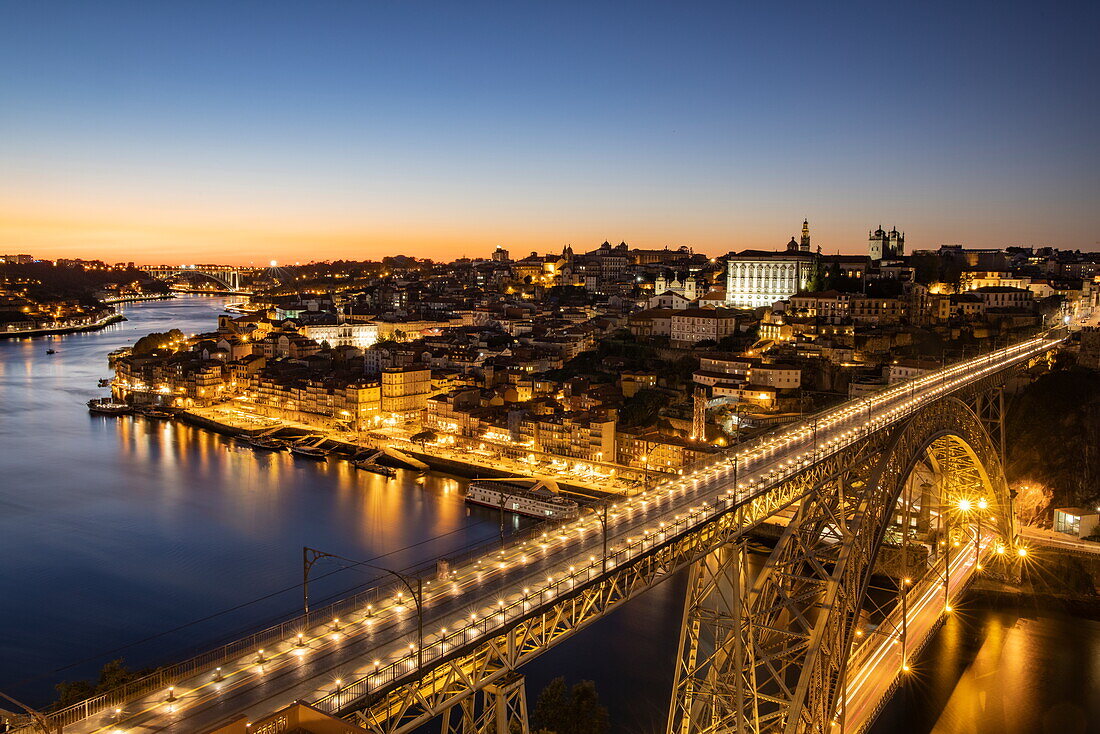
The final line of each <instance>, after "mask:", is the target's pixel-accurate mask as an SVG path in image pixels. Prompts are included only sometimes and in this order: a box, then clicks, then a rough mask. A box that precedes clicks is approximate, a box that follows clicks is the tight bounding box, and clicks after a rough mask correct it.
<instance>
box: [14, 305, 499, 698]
mask: <svg viewBox="0 0 1100 734" xmlns="http://www.w3.org/2000/svg"><path fill="white" fill-rule="evenodd" d="M220 304H221V302H220V301H218V300H215V299H188V300H179V301H168V302H153V303H147V304H141V305H133V306H130V307H129V308H128V309H127V311H128V313H129V314H130V315H131V318H132V320H131V321H129V322H126V323H123V324H119V325H117V326H115V327H112V328H111V329H109V330H107V331H104V332H100V333H95V334H79V335H70V336H66V337H64V338H60V339H52V340H48V341H47V340H45V339H41V338H40V339H33V340H23V341H8V342H0V448H2V452H0V477H2V479H0V589H2V590H3V591H2V592H0V620H3V621H2V623H0V689H3V690H8V689H12V688H14V689H15V691H13V692H16V691H27V692H30V693H31V694H32V698H33V699H34V700H36V701H42V700H45V699H48V697H49V693H50V687H51V686H52V683H53V682H54V681H55V680H56V679H57V678H60V677H64V676H67V677H70V678H72V677H80V676H84V675H88V674H89V673H90V672H94V670H95V669H97V668H98V664H96V665H90V666H85V667H83V668H78V669H76V670H74V671H66V673H64V675H61V674H58V675H52V674H51V671H53V670H55V669H56V668H58V667H60V666H62V665H65V664H67V663H70V662H73V661H76V660H80V659H82V658H84V657H86V656H91V655H96V654H97V653H100V652H103V651H105V650H110V649H112V648H115V647H117V646H120V645H123V644H126V643H129V642H132V641H134V640H137V639H140V638H143V637H145V636H147V635H151V634H154V633H157V632H160V631H162V630H165V629H169V628H172V627H175V626H177V625H180V624H183V623H186V622H189V621H191V620H194V619H197V618H199V617H203V616H205V615H208V614H210V613H212V612H215V611H219V610H222V609H226V608H229V607H232V606H235V605H237V604H240V603H242V602H244V601H247V600H249V599H253V598H256V597H258V596H261V595H263V594H267V593H270V592H272V591H275V590H278V589H283V588H285V587H288V586H292V585H294V584H295V583H297V582H298V581H300V579H301V554H302V546H306V545H308V546H311V547H316V548H320V549H323V550H326V551H329V552H332V553H337V554H340V555H344V556H348V557H351V558H362V559H368V558H371V557H373V556H376V555H378V554H381V553H388V552H392V551H399V552H396V553H393V554H392V555H390V556H387V557H386V558H385V559H384V561H383V563H384V564H385V565H389V566H390V567H394V568H402V567H406V566H408V565H411V564H414V563H417V562H419V561H421V560H423V559H426V558H434V557H438V556H445V555H447V554H448V553H450V552H453V551H455V550H456V549H458V548H461V547H464V546H466V545H468V544H470V543H473V542H481V541H485V540H488V539H491V538H495V537H496V536H497V534H498V532H499V522H498V519H497V516H496V515H495V514H494V513H493V512H492V511H489V510H485V511H483V510H479V509H474V508H470V509H468V508H467V506H466V505H465V504H464V503H463V501H462V495H461V492H460V491H458V490H459V489H460V487H461V485H462V483H461V482H460V481H458V480H455V479H453V478H449V477H442V476H429V477H427V478H426V479H425V481H424V482H423V484H420V483H418V482H417V479H416V474H415V473H412V472H405V471H401V472H399V473H398V476H397V477H396V478H394V479H388V478H386V477H383V476H380V475H378V474H374V473H372V472H363V471H357V470H355V469H354V468H352V467H351V466H350V464H348V463H347V462H343V461H337V460H329V461H327V462H320V463H318V462H311V461H303V460H301V459H295V458H293V457H292V456H291V455H290V454H288V453H277V454H270V453H263V454H257V453H255V452H253V451H252V450H250V449H247V448H243V447H241V446H239V445H237V444H235V443H234V442H233V441H232V440H231V439H229V438H226V437H223V436H219V435H217V434H214V433H211V432H208V431H203V430H200V429H196V428H192V427H190V426H187V425H183V424H180V423H174V422H162V421H155V420H150V419H145V418H140V417H134V418H122V419H115V418H108V417H97V416H91V415H89V414H88V412H87V410H86V409H85V407H84V405H83V403H84V402H85V401H87V400H88V399H89V398H91V397H94V396H97V395H99V394H103V392H104V391H103V390H100V389H98V388H97V387H96V381H97V380H98V379H99V378H100V377H105V376H107V375H108V374H109V373H108V369H107V365H106V360H105V358H106V355H107V353H108V352H109V351H111V350H113V349H115V348H117V347H120V346H123V345H125V344H128V343H132V342H133V341H134V340H136V338H138V337H140V336H141V335H144V334H145V333H148V332H149V331H154V330H156V331H163V330H166V329H168V328H170V327H173V326H180V327H181V328H182V329H183V330H184V331H186V332H188V333H190V332H197V331H200V330H208V329H210V328H211V327H212V325H213V324H214V323H215V319H216V315H217V313H218V312H219V311H220ZM50 346H52V347H54V348H55V349H56V350H57V354H55V355H52V356H47V355H46V354H45V350H46V349H47V348H48V347H50ZM433 539H434V540H433ZM425 541H427V542H425ZM401 549H407V550H404V551H402V550H401ZM329 570H333V569H332V567H330V568H325V567H324V565H323V564H322V565H321V566H319V567H318V568H317V571H316V573H317V574H318V576H321V575H323V574H324V573H325V572H326V571H329ZM369 579H370V576H368V575H367V574H365V573H362V572H358V571H345V572H341V573H339V574H336V575H335V576H332V577H330V578H327V579H326V578H319V579H318V581H316V582H315V583H314V584H311V586H312V588H311V597H313V598H314V599H315V600H316V601H317V602H318V603H319V602H320V600H322V599H323V598H324V597H325V596H327V595H330V594H333V593H337V592H339V591H342V590H344V589H347V588H351V587H354V586H357V585H361V584H363V583H365V582H366V581H368V580H369ZM300 593H301V592H300V591H299V590H293V591H290V592H287V593H284V594H282V595H281V596H278V597H276V598H274V599H270V600H268V601H266V602H264V603H262V604H258V605H255V606H252V607H249V608H248V609H246V610H243V611H242V612H239V613H236V614H230V615H225V616H222V617H219V618H218V619H216V620H214V621H213V622H210V623H206V624H203V625H199V626H197V627H193V628H190V629H188V630H186V631H185V632H183V633H180V634H176V635H173V636H172V637H170V638H168V639H164V640H160V641H158V642H157V643H155V644H150V645H146V646H142V647H140V648H136V649H134V650H130V651H127V652H125V653H123V654H124V656H125V657H126V658H127V660H128V661H131V662H133V663H141V664H145V663H150V662H159V661H161V660H162V659H164V658H165V657H166V656H168V657H174V656H175V655H176V654H177V653H178V652H180V651H182V650H192V649H194V647H195V646H196V645H202V644H203V643H208V642H210V641H212V640H215V639H220V638H223V637H224V636H226V635H227V634H229V633H231V632H234V631H236V630H238V629H241V628H245V627H250V626H252V625H254V624H255V623H256V622H259V621H266V620H269V619H271V618H273V617H275V616H277V615H281V614H284V613H286V612H288V611H291V610H293V609H295V608H296V606H297V605H298V604H300ZM35 676H44V679H43V681H41V682H40V683H38V684H35V685H30V686H20V685H18V682H19V681H22V680H23V679H24V678H28V677H35Z"/></svg>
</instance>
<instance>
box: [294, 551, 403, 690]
mask: <svg viewBox="0 0 1100 734" xmlns="http://www.w3.org/2000/svg"><path fill="white" fill-rule="evenodd" d="M322 558H334V559H338V560H341V561H348V562H349V563H351V564H352V565H353V566H364V567H366V568H373V569H374V570H376V571H382V572H384V573H388V574H390V575H391V576H393V577H394V578H396V579H397V580H398V581H400V582H401V583H402V584H403V585H404V586H405V588H406V589H408V590H409V594H410V595H411V596H412V598H413V603H415V604H416V667H417V669H418V670H419V669H420V668H422V667H423V664H424V583H423V580H422V579H421V578H420V577H419V576H409V575H407V574H403V573H401V572H400V571H394V570H393V569H390V568H386V567H384V566H376V565H374V564H373V563H370V562H368V561H357V560H355V559H354V558H347V557H345V556H341V555H337V554H335V553H326V552H325V551H320V550H317V549H316V548H308V547H305V546H303V547H302V602H303V606H304V611H305V623H306V625H307V626H308V625H309V572H310V570H311V569H312V568H313V565H314V564H315V563H317V561H319V560H321V559H322ZM413 581H415V582H416V587H415V588H413Z"/></svg>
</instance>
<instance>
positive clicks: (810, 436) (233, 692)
mask: <svg viewBox="0 0 1100 734" xmlns="http://www.w3.org/2000/svg"><path fill="white" fill-rule="evenodd" d="M1059 341H1060V339H1056V338H1047V337H1036V338H1033V339H1030V340H1027V341H1025V342H1022V343H1019V344H1015V345H1012V346H1010V347H1006V348H1004V349H1000V350H997V351H995V352H991V353H989V354H987V355H983V356H981V357H977V358H974V359H970V360H966V361H964V362H960V363H958V364H956V365H952V366H950V367H947V368H945V369H942V370H940V371H937V372H935V373H931V374H929V375H925V376H923V377H920V378H916V379H914V380H910V381H907V382H903V383H899V384H897V385H895V386H893V387H890V388H887V389H885V390H883V391H880V392H878V393H875V394H874V395H871V396H868V397H866V398H861V399H858V400H852V401H848V402H846V403H844V404H842V405H840V406H838V407H836V408H834V409H831V410H828V411H825V412H823V413H821V414H818V415H816V416H811V417H809V418H807V419H804V420H802V421H800V422H798V423H796V424H794V425H788V426H784V427H780V428H778V429H776V430H775V431H774V432H772V433H769V434H766V435H765V436H762V437H759V438H757V439H754V440H752V441H749V442H747V443H745V444H741V445H738V446H735V447H733V448H731V449H729V450H727V451H726V452H725V453H723V454H722V455H720V456H719V457H718V458H717V459H716V460H715V461H713V462H711V463H710V464H708V465H707V466H704V467H702V468H700V469H698V470H696V471H694V472H692V473H690V474H688V475H684V476H681V477H678V478H675V479H672V480H670V481H666V482H664V483H662V484H658V485H657V486H655V487H653V488H651V489H649V490H647V491H644V492H641V493H639V494H638V495H635V496H634V497H632V498H630V499H625V500H620V501H617V502H614V503H611V504H610V505H608V513H607V527H606V534H607V548H608V557H607V558H606V559H605V558H604V556H603V543H604V532H605V530H604V528H603V526H602V523H601V522H600V520H599V519H598V518H596V517H593V516H591V515H585V516H582V517H581V518H579V519H577V520H574V521H571V522H568V523H565V524H563V525H560V526H558V527H553V528H548V529H546V530H545V531H544V532H542V533H541V535H538V536H537V537H535V538H532V539H526V540H521V541H514V542H512V543H508V544H506V545H505V547H503V548H500V549H499V550H490V551H484V552H483V553H482V555H481V557H480V558H476V559H470V560H467V561H463V562H460V563H456V565H455V567H454V568H453V569H451V570H448V571H447V572H446V574H445V575H443V576H436V577H434V578H428V577H423V578H424V579H425V581H424V592H423V598H422V605H423V607H424V609H425V618H424V629H425V634H424V645H423V649H422V651H418V650H417V645H416V639H415V633H416V627H417V624H416V622H417V619H416V614H415V610H414V609H413V606H414V605H413V604H412V603H411V600H410V599H408V597H407V594H408V592H407V591H398V590H397V588H396V587H394V586H392V585H390V586H386V587H380V588H379V589H378V590H377V596H376V597H375V600H374V601H373V602H372V603H371V604H370V605H364V606H363V607H362V608H360V609H358V610H356V612H355V613H354V614H353V615H352V616H351V617H348V618H345V619H341V620H340V621H339V622H338V623H335V624H334V622H333V620H331V619H326V620H325V621H324V622H323V623H315V624H313V625H311V626H310V627H309V628H308V629H307V628H305V627H303V628H301V629H299V630H298V632H299V633H300V634H301V635H302V638H301V639H302V640H303V642H304V643H305V644H304V645H299V644H298V637H297V635H293V636H291V637H289V638H287V639H283V640H281V641H279V642H277V643H275V644H272V645H269V646H266V647H265V648H264V649H263V650H262V651H260V650H253V651H250V652H248V653H246V654H242V655H240V656H238V657H236V658H235V659H233V660H231V661H227V662H225V663H223V664H222V665H220V666H218V669H217V670H215V669H213V668H211V669H208V670H205V671H204V672H202V673H200V674H194V675H190V676H185V677H183V678H182V679H181V680H178V681H176V682H175V683H174V685H173V687H172V689H171V690H164V689H161V690H157V691H154V692H145V693H144V694H142V695H139V696H135V697H134V699H133V700H130V701H127V702H125V703H124V704H122V705H121V706H120V708H121V709H122V711H121V713H117V714H116V713H115V709H114V708H108V707H105V710H101V711H98V712H95V713H93V714H92V715H89V716H86V717H84V718H83V719H82V720H79V721H74V722H71V723H69V724H68V725H67V726H66V728H67V730H68V731H70V732H74V733H75V734H89V733H92V734H103V733H105V732H126V731H130V730H136V729H140V730H141V731H144V732H160V731H165V732H169V731H173V732H174V731H187V732H194V731H202V730H204V729H208V728H211V727H213V726H216V725H217V724H219V723H222V722H224V721H225V720H227V719H229V718H231V717H232V716H235V715H239V714H242V713H243V714H245V715H247V716H249V717H253V718H255V717H258V716H261V715H264V714H267V713H271V712H273V711H275V710H278V709H280V708H282V707H283V706H286V705H288V704H290V703H292V702H293V701H296V700H304V701H311V702H318V701H322V700H327V701H328V703H329V704H330V705H333V706H335V707H337V708H339V707H340V706H341V705H343V704H345V703H350V700H349V701H343V700H342V699H341V695H342V694H341V691H344V690H345V689H347V688H349V687H350V686H351V685H352V684H354V685H355V688H356V690H363V689H366V690H370V691H380V690H382V689H383V688H384V687H386V686H390V685H393V684H394V683H395V682H398V681H402V680H405V679H408V678H410V677H416V676H418V675H420V674H421V671H417V669H416V662H417V658H418V652H420V653H421V656H422V658H423V661H424V671H423V672H426V671H427V670H429V669H431V668H432V666H434V665H437V664H438V662H439V660H440V659H441V658H442V657H443V655H444V654H445V653H446V652H448V651H450V650H452V649H454V648H455V647H459V646H464V645H469V644H471V643H473V642H477V641H479V640H483V639H487V638H488V637H490V636H492V635H494V634H498V633H499V631H500V630H502V629H503V628H505V627H506V626H507V625H510V624H513V623H514V622H515V621H516V620H517V619H519V618H522V617H525V616H527V615H529V614H531V613H533V612H534V611H537V610H538V609H541V608H545V607H547V606H549V605H552V604H553V603H554V602H555V600H556V599H558V598H560V597H561V596H562V595H565V594H568V593H570V592H571V591H572V590H574V589H575V588H577V586H579V585H581V584H587V583H591V582H593V581H595V580H598V579H600V578H601V577H602V575H603V573H604V570H603V568H604V565H605V564H606V566H607V570H608V571H613V570H615V569H616V568H621V567H623V566H625V565H626V564H629V563H631V562H632V561H633V560H635V559H636V558H638V557H640V556H642V555H644V554H646V553H648V552H649V551H651V550H652V549H653V548H654V547H657V546H659V545H661V544H664V543H665V542H667V541H668V540H669V539H671V538H676V537H682V536H685V535H686V534H690V533H692V532H693V531H694V530H695V529H697V528H699V527H702V526H703V525H705V524H707V523H709V522H711V521H712V520H713V519H714V518H715V517H716V516H718V515H719V514H721V513H726V512H729V511H730V510H731V509H735V508H737V507H738V506H742V505H745V504H747V503H749V502H751V501H752V500H754V499H757V498H759V497H761V496H763V495H765V494H767V493H768V492H769V491H770V490H771V489H772V488H773V487H775V486H776V485H778V484H779V483H781V482H783V481H784V480H786V479H788V478H790V477H792V476H793V475H795V474H797V473H799V472H801V471H803V470H804V469H805V468H807V467H808V466H811V465H813V464H814V463H816V462H817V461H820V460H821V459H823V458H825V457H827V456H829V455H831V454H833V453H835V452H838V451H841V450H843V449H845V448H847V447H848V446H850V445H852V444H853V443H855V442H859V441H861V440H863V439H864V438H865V437H867V436H868V435H870V434H871V433H873V432H876V431H879V430H883V429H886V428H889V427H892V426H894V425H896V424H897V423H899V422H901V421H902V420H904V419H905V418H907V417H908V416H909V415H910V414H911V413H912V412H914V411H916V410H919V409H920V408H922V407H924V406H926V405H928V404H930V403H932V402H934V401H935V400H938V399H940V398H941V397H943V396H945V395H949V394H951V393H952V392H953V391H954V390H956V389H958V388H959V387H961V386H964V385H967V384H970V383H972V382H974V381H976V380H979V379H982V378H983V377H985V376H987V375H991V374H994V373H997V372H999V371H1001V370H1004V369H1006V368H1009V367H1012V366H1014V365H1016V364H1018V363H1020V362H1023V361H1026V360H1028V359H1030V358H1032V357H1034V356H1036V355H1039V354H1042V353H1044V352H1045V351H1047V350H1049V349H1050V348H1051V347H1053V346H1054V345H1056V344H1057V343H1058V342H1059ZM735 477H736V479H735ZM410 640H411V641H410ZM336 681H339V683H337V682H336ZM349 698H350V696H349ZM169 699H171V700H169Z"/></svg>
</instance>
